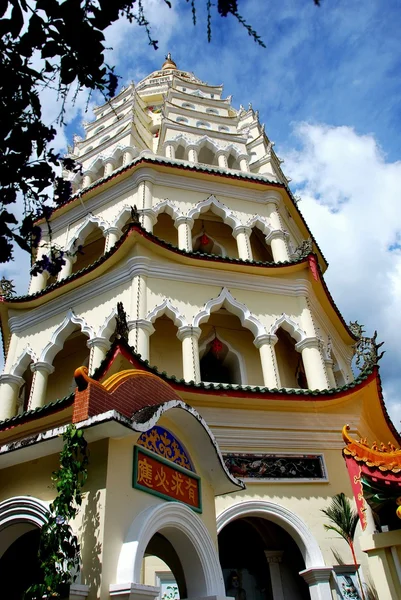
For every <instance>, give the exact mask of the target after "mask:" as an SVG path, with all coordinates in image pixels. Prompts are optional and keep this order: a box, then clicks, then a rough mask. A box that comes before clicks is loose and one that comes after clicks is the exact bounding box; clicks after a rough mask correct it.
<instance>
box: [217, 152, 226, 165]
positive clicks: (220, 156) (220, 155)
mask: <svg viewBox="0 0 401 600" xmlns="http://www.w3.org/2000/svg"><path fill="white" fill-rule="evenodd" d="M216 156H217V160H218V164H219V167H220V168H221V169H228V165H227V155H226V152H225V151H224V150H219V151H218V152H216Z"/></svg>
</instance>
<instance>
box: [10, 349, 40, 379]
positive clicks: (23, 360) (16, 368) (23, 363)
mask: <svg viewBox="0 0 401 600" xmlns="http://www.w3.org/2000/svg"><path fill="white" fill-rule="evenodd" d="M31 361H33V362H36V361H37V356H36V353H35V352H34V351H33V350H32V348H31V346H30V345H29V344H28V345H27V346H26V347H25V348H24V350H23V351H22V352H21V354H20V355H19V357H18V358H17V360H16V361H15V363H14V364H13V366H12V367H11V370H10V373H11V375H16V376H17V377H22V375H23V374H24V372H25V370H26V369H27V367H28V365H29V363H30V362H31Z"/></svg>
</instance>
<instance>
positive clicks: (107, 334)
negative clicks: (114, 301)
mask: <svg viewBox="0 0 401 600" xmlns="http://www.w3.org/2000/svg"><path fill="white" fill-rule="evenodd" d="M116 314H117V305H116V306H114V308H113V309H112V310H111V312H110V313H109V314H108V315H107V317H106V318H105V320H104V321H103V324H102V325H101V326H100V327H99V330H98V333H97V336H96V337H101V338H104V339H106V340H110V338H111V336H112V335H113V333H114V331H115V328H116Z"/></svg>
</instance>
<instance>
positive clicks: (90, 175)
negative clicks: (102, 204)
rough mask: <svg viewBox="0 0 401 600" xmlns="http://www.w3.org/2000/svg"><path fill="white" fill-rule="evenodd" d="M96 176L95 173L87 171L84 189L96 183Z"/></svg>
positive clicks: (83, 184) (83, 183)
mask: <svg viewBox="0 0 401 600" xmlns="http://www.w3.org/2000/svg"><path fill="white" fill-rule="evenodd" d="M95 177H96V174H95V173H93V171H85V173H84V179H83V182H82V187H84V188H86V187H88V186H90V184H91V183H92V182H93V181H95Z"/></svg>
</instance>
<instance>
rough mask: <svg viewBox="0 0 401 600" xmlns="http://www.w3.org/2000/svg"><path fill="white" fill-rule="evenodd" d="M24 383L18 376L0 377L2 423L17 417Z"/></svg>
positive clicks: (4, 374)
mask: <svg viewBox="0 0 401 600" xmlns="http://www.w3.org/2000/svg"><path fill="white" fill-rule="evenodd" d="M23 383H24V380H23V378H22V377H18V375H11V374H9V373H3V375H0V421H4V419H11V417H14V416H15V415H16V413H17V400H18V392H19V389H20V387H21V385H22V384H23Z"/></svg>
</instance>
